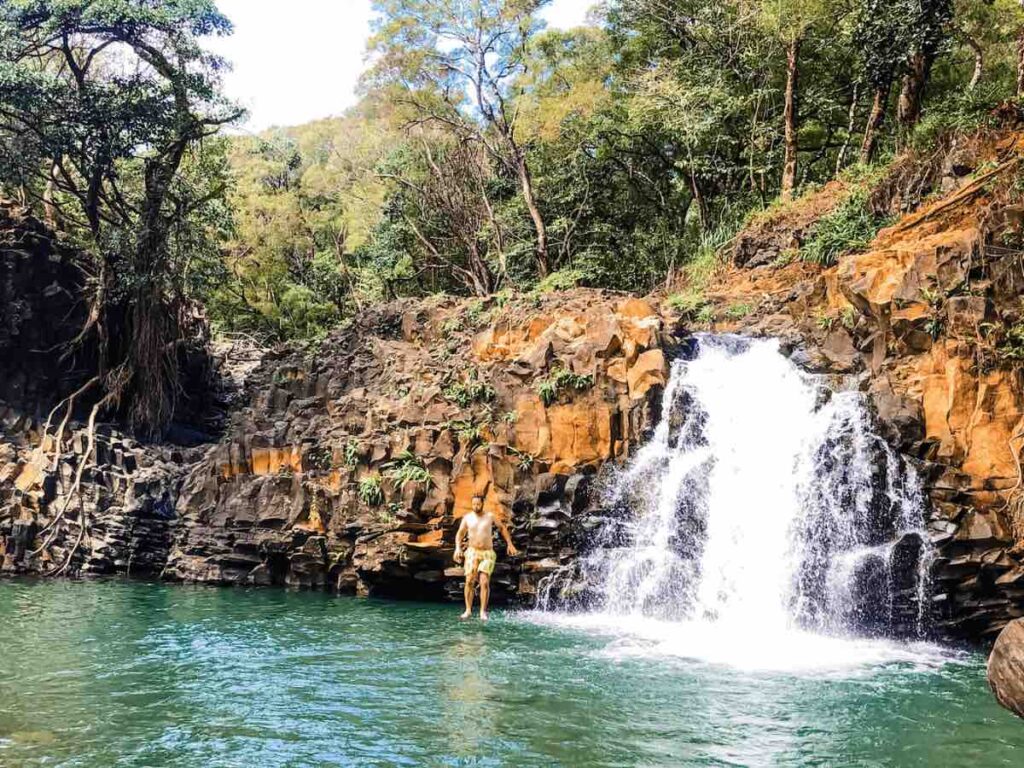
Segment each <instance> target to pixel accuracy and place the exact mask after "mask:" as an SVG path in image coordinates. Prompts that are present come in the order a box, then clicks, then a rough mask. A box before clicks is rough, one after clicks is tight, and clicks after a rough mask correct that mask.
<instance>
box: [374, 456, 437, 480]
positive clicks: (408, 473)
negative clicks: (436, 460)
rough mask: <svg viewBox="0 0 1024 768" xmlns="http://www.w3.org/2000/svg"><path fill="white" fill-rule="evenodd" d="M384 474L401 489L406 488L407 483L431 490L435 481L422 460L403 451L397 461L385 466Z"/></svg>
mask: <svg viewBox="0 0 1024 768" xmlns="http://www.w3.org/2000/svg"><path fill="white" fill-rule="evenodd" d="M384 474H385V476H386V477H388V478H390V479H391V480H394V481H395V483H396V484H397V485H398V487H399V488H404V487H405V484H406V483H419V484H420V485H422V486H424V487H425V488H429V487H430V485H431V483H433V481H434V480H433V478H432V477H431V476H430V472H429V471H427V468H426V467H425V466H423V462H422V461H421V460H420V458H419V457H418V456H416V455H415V454H413V453H411V452H410V451H403V452H402V453H401V454H400V455H399V456H398V458H397V459H395V460H394V461H389V462H388V463H387V464H385V465H384Z"/></svg>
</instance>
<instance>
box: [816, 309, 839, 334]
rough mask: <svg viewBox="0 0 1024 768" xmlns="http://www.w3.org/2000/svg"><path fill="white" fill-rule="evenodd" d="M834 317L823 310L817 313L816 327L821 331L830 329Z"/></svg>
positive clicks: (834, 320) (833, 323)
mask: <svg viewBox="0 0 1024 768" xmlns="http://www.w3.org/2000/svg"><path fill="white" fill-rule="evenodd" d="M835 322H836V319H835V318H834V317H833V316H832V315H828V314H826V313H824V312H822V313H821V314H819V315H818V319H817V324H818V327H819V328H820V329H821V330H823V331H831V330H832V326H833V325H835Z"/></svg>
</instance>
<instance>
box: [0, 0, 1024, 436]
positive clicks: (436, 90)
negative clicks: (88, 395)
mask: <svg viewBox="0 0 1024 768" xmlns="http://www.w3.org/2000/svg"><path fill="white" fill-rule="evenodd" d="M373 5H374V10H375V12H376V20H375V22H374V30H373V37H372V39H371V41H370V54H371V55H370V59H369V60H370V61H371V66H370V67H369V69H368V71H367V72H366V73H365V76H364V78H363V81H362V85H361V91H360V101H359V103H358V104H357V105H356V106H355V107H353V108H352V109H350V110H349V111H348V112H347V113H345V114H344V115H341V116H339V117H337V118H332V119H325V120H320V121H317V122H314V123H310V124H306V125H301V126H295V127H283V128H276V129H273V130H269V131H266V132H264V133H262V134H260V135H258V136H252V135H244V134H239V133H238V132H233V131H231V130H230V127H231V126H232V125H233V124H236V123H237V122H238V121H239V120H240V119H241V117H242V112H241V110H239V109H238V108H237V107H235V106H234V105H232V104H231V103H229V101H228V100H227V99H226V98H225V97H224V96H223V92H222V85H221V73H222V72H223V70H224V67H225V66H226V63H225V62H223V61H221V60H219V59H218V58H217V57H216V56H213V55H212V54H210V53H209V51H208V49H207V48H206V47H205V41H207V40H208V39H209V38H210V37H211V36H215V35H225V34H230V33H231V23H230V21H229V20H228V19H227V18H225V17H224V16H223V15H222V14H221V13H220V12H219V11H218V10H217V8H216V4H215V2H214V0H0V193H2V195H3V196H4V197H6V198H13V199H16V200H19V201H21V202H23V203H24V204H25V205H27V206H29V207H30V208H32V209H34V210H35V211H36V212H37V213H38V215H40V216H41V217H45V219H46V220H47V221H48V222H49V223H50V224H51V225H52V226H53V227H54V228H55V229H58V230H60V231H61V232H63V233H65V234H66V236H67V237H68V238H69V239H70V240H72V241H73V242H74V244H75V245H77V246H78V247H79V248H80V249H81V250H82V251H83V253H85V254H87V255H88V261H89V270H88V273H89V274H88V277H89V296H90V302H91V306H90V312H89V319H88V322H87V324H86V325H85V327H84V328H83V329H82V332H81V336H80V338H79V340H78V344H80V345H81V347H82V349H85V350H88V351H89V354H91V355H94V356H95V357H96V359H97V361H98V366H97V370H98V371H99V373H98V375H97V377H96V378H95V380H94V381H92V382H91V383H90V386H93V387H95V388H96V390H97V392H100V393H102V397H103V398H104V400H105V405H106V406H108V407H110V408H112V409H115V408H116V409H119V410H121V411H122V412H123V413H125V414H126V415H127V416H128V417H129V418H130V420H131V421H132V422H133V423H134V424H136V425H137V426H139V427H143V428H147V429H152V430H158V429H159V428H160V426H161V425H163V424H165V423H166V422H167V420H168V419H169V418H170V417H171V415H172V413H173V411H174V403H175V392H176V391H177V390H176V382H175V377H176V375H177V373H176V371H177V369H178V366H177V357H176V356H177V354H178V352H177V350H178V347H179V344H180V342H181V341H182V340H183V339H185V338H187V337H188V336H189V335H190V334H194V333H195V332H196V331H195V324H196V322H197V318H200V317H204V316H205V317H208V318H209V320H210V321H211V323H212V325H213V327H214V328H215V329H216V330H217V331H220V332H236V333H247V334H252V335H254V336H257V337H259V338H260V339H261V340H264V341H268V342H269V341H280V340H288V339H303V338H310V337H316V336H318V335H321V334H323V333H324V332H325V331H326V330H328V329H329V328H331V327H334V326H336V325H338V324H340V323H344V322H346V321H347V320H348V319H349V318H351V317H352V315H353V314H354V313H355V312H357V311H358V310H359V309H360V308H361V307H363V306H365V305H367V304H369V303H373V302H377V301H384V300H389V299H392V298H394V297H401V296H422V295H427V294H432V293H438V292H446V293H452V294H459V295H471V296H485V295H488V294H492V293H495V292H499V291H505V290H509V291H515V290H523V291H526V290H548V289H556V288H564V287H569V286H573V285H588V286H597V287H610V288H616V289H623V290H633V291H647V290H650V289H652V288H654V287H655V286H658V285H660V284H663V283H666V282H672V280H673V278H674V276H676V275H677V274H679V273H680V271H681V270H684V269H686V268H687V265H689V264H691V263H692V262H693V261H694V260H695V259H701V258H706V255H707V254H708V253H709V252H711V251H713V249H714V248H715V247H716V245H717V244H720V243H721V242H723V241H724V240H725V239H727V238H728V237H729V236H730V234H731V233H732V232H734V231H735V230H736V228H737V227H738V226H739V225H740V224H741V223H742V222H743V221H744V220H745V218H746V217H748V216H750V215H752V214H753V213H755V212H757V211H761V210H763V209H765V208H768V207H770V206H773V205H779V204H782V203H784V202H785V201H786V200H788V199H790V198H792V197H793V196H795V195H798V194H800V193H801V192H802V191H803V190H806V189H808V188H811V187H813V186H814V185H820V184H822V183H825V182H827V181H829V180H830V179H832V178H834V177H835V176H836V175H837V174H841V173H850V169H851V167H854V166H858V165H871V164H878V163H884V162H885V161H886V160H887V158H891V157H892V156H894V155H895V154H896V153H898V152H900V151H902V150H904V149H906V148H907V147H911V146H918V145H923V144H926V143H927V142H929V141H931V140H932V139H933V138H934V137H935V136H936V135H938V134H939V133H941V132H943V131H947V130H950V129H963V128H969V127H972V126H978V125H982V124H984V123H985V121H986V120H988V119H989V115H990V113H991V111H992V109H993V107H994V106H995V105H997V104H999V103H1001V102H1004V101H1010V100H1015V99H1017V98H1019V97H1020V96H1021V94H1022V92H1024V11H1022V7H1021V3H1020V2H1019V1H1018V0H835V1H833V2H825V0H607V2H605V3H604V4H602V5H598V6H596V7H595V9H594V10H593V11H592V12H591V18H590V23H588V24H587V25H585V26H582V27H579V28H576V29H572V30H554V29H547V28H545V25H544V24H543V23H542V21H541V20H540V16H539V13H540V12H541V11H542V10H543V8H544V6H545V5H546V0H374V3H373ZM854 170H856V169H854Z"/></svg>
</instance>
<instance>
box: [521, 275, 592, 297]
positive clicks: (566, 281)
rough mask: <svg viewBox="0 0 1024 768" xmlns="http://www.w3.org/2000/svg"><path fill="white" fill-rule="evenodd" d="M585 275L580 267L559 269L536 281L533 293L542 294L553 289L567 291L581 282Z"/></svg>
mask: <svg viewBox="0 0 1024 768" xmlns="http://www.w3.org/2000/svg"><path fill="white" fill-rule="evenodd" d="M586 277H587V276H586V274H585V273H584V271H583V270H582V269H560V270H558V271H557V272H552V273H551V274H550V275H548V276H547V277H545V278H544V279H543V280H541V281H540V282H539V283H537V286H536V287H535V288H534V289H533V293H534V294H536V295H538V296H542V295H544V294H545V293H552V292H554V291H568V290H571V289H572V288H575V287H576V286H578V285H579V284H580V283H582V282H583V281H584V280H585V279H586Z"/></svg>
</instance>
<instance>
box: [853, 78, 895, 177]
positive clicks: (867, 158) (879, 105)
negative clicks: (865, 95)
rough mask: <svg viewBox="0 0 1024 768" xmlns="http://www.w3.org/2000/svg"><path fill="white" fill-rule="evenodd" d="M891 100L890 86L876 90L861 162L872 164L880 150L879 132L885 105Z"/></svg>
mask: <svg viewBox="0 0 1024 768" xmlns="http://www.w3.org/2000/svg"><path fill="white" fill-rule="evenodd" d="M888 100H889V86H879V87H878V88H875V98H874V100H873V101H872V103H871V113H870V114H869V115H868V123H867V125H866V126H865V127H864V141H863V142H862V143H861V145H860V161H861V162H862V163H865V164H866V163H870V162H871V161H872V160H873V159H874V157H875V150H876V149H877V148H878V130H879V129H880V128H881V127H882V122H883V121H884V120H885V103H886V102H887V101H888Z"/></svg>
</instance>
